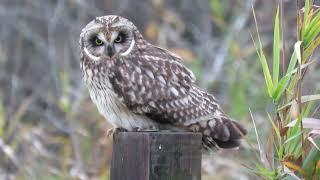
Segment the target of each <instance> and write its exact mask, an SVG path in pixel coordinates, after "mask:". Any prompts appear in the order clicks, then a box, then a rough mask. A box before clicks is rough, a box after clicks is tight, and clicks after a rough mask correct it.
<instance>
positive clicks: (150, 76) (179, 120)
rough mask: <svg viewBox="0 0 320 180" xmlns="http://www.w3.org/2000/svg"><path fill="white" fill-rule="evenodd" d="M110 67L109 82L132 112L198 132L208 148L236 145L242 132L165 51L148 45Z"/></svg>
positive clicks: (187, 71) (172, 55) (210, 96)
mask: <svg viewBox="0 0 320 180" xmlns="http://www.w3.org/2000/svg"><path fill="white" fill-rule="evenodd" d="M114 67H115V68H114V69H113V70H112V72H113V73H111V74H112V75H111V77H110V82H111V84H112V86H113V88H114V91H115V92H116V93H117V94H118V95H119V97H121V99H122V100H123V102H124V103H125V104H126V106H127V107H128V108H129V109H130V110H131V111H133V112H134V113H138V114H143V115H145V116H148V117H149V118H151V119H153V120H154V121H157V122H159V123H168V124H171V125H175V126H179V127H184V128H188V129H190V130H191V131H194V132H200V133H202V135H203V143H204V144H205V145H206V146H207V147H209V148H211V147H212V146H216V145H218V146H219V147H223V148H229V147H237V146H238V145H239V139H240V138H241V137H242V136H243V135H245V134H246V130H245V129H244V128H243V127H242V126H241V125H240V124H238V123H237V122H235V121H232V120H231V119H229V118H228V117H227V116H226V115H225V114H224V113H223V111H222V109H221V108H220V106H219V105H218V103H217V101H216V99H215V98H214V97H213V96H212V95H211V94H209V93H207V92H205V91H203V90H201V89H200V88H198V87H197V86H196V85H195V84H194V81H195V78H194V75H193V73H192V72H191V71H190V70H188V69H187V68H186V67H185V66H184V65H183V64H181V59H180V58H179V57H178V56H176V55H174V54H172V53H170V52H169V51H167V50H164V49H161V48H158V47H155V46H148V47H147V48H145V49H144V51H138V52H137V53H136V54H133V55H130V56H127V57H126V58H125V59H118V60H117V62H116V64H115V66H114Z"/></svg>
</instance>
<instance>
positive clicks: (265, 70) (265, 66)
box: [252, 8, 273, 97]
mask: <svg viewBox="0 0 320 180" xmlns="http://www.w3.org/2000/svg"><path fill="white" fill-rule="evenodd" d="M252 13H253V18H254V22H255V26H256V31H257V36H258V42H259V44H258V45H259V47H258V46H257V45H256V43H255V41H253V43H254V46H255V48H256V51H257V54H258V57H259V61H260V64H261V66H262V71H263V75H264V79H265V81H266V85H267V90H268V94H269V96H270V97H272V94H273V83H272V78H271V74H270V71H269V67H268V63H267V59H266V56H265V55H264V53H263V49H262V43H261V39H260V35H259V29H258V24H257V19H256V14H255V11H254V9H253V8H252Z"/></svg>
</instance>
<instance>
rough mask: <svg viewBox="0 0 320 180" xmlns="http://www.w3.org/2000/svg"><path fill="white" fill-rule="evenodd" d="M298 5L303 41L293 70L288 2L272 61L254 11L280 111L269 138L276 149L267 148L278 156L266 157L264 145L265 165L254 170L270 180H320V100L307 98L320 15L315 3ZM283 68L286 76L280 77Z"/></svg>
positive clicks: (275, 34) (259, 49)
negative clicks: (318, 108) (319, 113)
mask: <svg viewBox="0 0 320 180" xmlns="http://www.w3.org/2000/svg"><path fill="white" fill-rule="evenodd" d="M296 3H297V10H296V11H297V40H296V43H295V44H294V45H292V46H291V49H293V51H292V53H291V58H290V60H289V61H288V66H287V64H286V62H287V61H286V59H285V58H286V56H285V54H284V49H285V45H284V44H285V42H284V41H285V40H284V38H283V36H284V30H283V28H285V27H284V26H283V24H284V23H283V21H284V20H283V19H284V18H283V14H282V13H283V12H281V11H283V9H284V7H283V4H282V2H280V7H281V8H279V6H278V8H277V11H276V13H275V19H274V31H273V56H272V58H269V57H267V56H266V55H265V52H264V50H263V47H262V43H261V38H260V35H259V30H258V21H257V19H256V15H255V11H254V8H252V12H253V18H254V21H255V24H256V33H257V39H256V40H253V42H254V45H255V47H256V51H257V55H258V59H259V61H260V64H261V67H262V72H263V76H264V79H265V84H266V91H267V93H268V95H269V97H270V99H271V100H272V102H273V104H274V107H275V108H274V109H275V111H274V112H273V113H271V114H270V113H267V114H268V117H269V120H270V123H271V127H272V132H271V134H272V135H271V136H269V140H268V142H272V144H268V143H266V144H267V146H268V145H270V146H272V148H273V151H275V152H276V153H273V152H270V151H269V152H268V151H264V150H263V148H265V147H260V146H261V145H260V143H259V151H260V154H261V152H265V153H266V154H263V155H260V156H261V158H260V159H261V162H260V163H257V164H256V167H255V168H254V172H256V174H257V175H259V176H262V177H264V178H266V179H283V178H284V179H287V178H290V177H291V178H292V177H293V178H303V179H315V178H317V177H320V151H319V149H318V147H319V146H320V132H319V129H320V125H319V123H320V120H319V119H315V118H312V117H310V115H311V114H310V112H311V109H312V106H313V102H312V101H317V100H320V95H319V94H314V95H302V89H303V86H302V82H303V78H304V75H305V73H306V71H307V70H308V66H309V65H310V64H312V63H311V62H310V57H311V56H312V54H313V52H314V50H315V49H316V48H317V47H318V46H319V45H320V11H319V9H316V7H315V6H313V1H310V0H306V1H305V6H304V8H301V7H300V6H299V5H300V1H297V2H296ZM279 14H280V15H279ZM279 16H281V18H279ZM280 24H281V26H280ZM281 43H282V46H281ZM281 51H282V55H281ZM281 62H282V64H281ZM269 64H272V73H270V72H271V70H270V69H269ZM281 66H282V72H281V71H280V69H281V68H280V67H281ZM286 67H287V68H286ZM310 124H311V126H310ZM261 144H264V143H261ZM261 148H262V150H261ZM267 153H269V154H267ZM273 155H274V156H273ZM262 156H264V157H272V159H271V160H270V159H269V161H268V162H269V163H271V165H269V164H268V163H265V162H263V161H262V159H263V158H262Z"/></svg>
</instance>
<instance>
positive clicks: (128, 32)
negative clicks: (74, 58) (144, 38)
mask: <svg viewBox="0 0 320 180" xmlns="http://www.w3.org/2000/svg"><path fill="white" fill-rule="evenodd" d="M137 36H141V35H140V33H139V31H138V29H137V27H136V26H135V25H134V24H133V23H132V22H130V21H129V20H127V19H125V18H123V17H120V16H114V15H108V16H101V17H97V18H95V19H94V20H92V21H91V22H90V23H89V24H87V25H86V27H84V28H83V29H82V31H81V35H80V48H81V51H82V53H84V54H85V55H86V56H87V57H89V58H90V59H91V60H95V61H99V60H100V59H101V58H103V59H112V58H115V57H118V56H127V55H128V54H129V53H130V52H132V51H133V50H134V48H135V44H136V38H137Z"/></svg>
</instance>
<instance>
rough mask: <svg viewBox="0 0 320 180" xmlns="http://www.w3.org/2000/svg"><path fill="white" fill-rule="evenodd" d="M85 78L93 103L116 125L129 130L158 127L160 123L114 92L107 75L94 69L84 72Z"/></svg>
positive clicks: (154, 128)
mask: <svg viewBox="0 0 320 180" xmlns="http://www.w3.org/2000/svg"><path fill="white" fill-rule="evenodd" d="M83 78H84V81H85V83H86V86H87V88H88V90H89V94H90V97H91V100H92V101H93V103H94V104H95V105H96V106H97V108H98V110H99V112H100V113H101V114H102V115H103V116H104V117H105V118H106V120H107V121H109V122H110V123H111V124H112V125H113V126H115V127H122V128H125V129H127V130H129V131H130V130H132V129H135V128H139V129H142V130H143V129H145V130H156V129H158V123H156V122H155V121H153V120H151V119H149V118H148V117H146V116H144V115H139V114H135V113H134V112H132V111H131V110H130V109H128V107H127V106H126V105H125V104H124V103H123V101H121V99H120V98H119V97H118V95H117V94H116V93H115V92H114V89H113V87H112V84H111V83H110V81H109V78H108V77H107V76H103V75H99V76H98V75H97V74H96V73H95V72H94V71H92V70H90V69H89V70H88V69H87V70H86V72H83Z"/></svg>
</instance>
